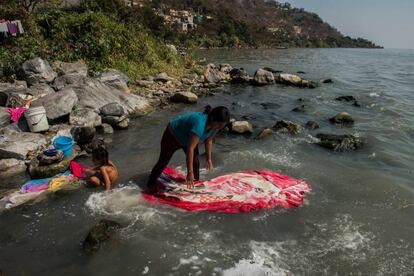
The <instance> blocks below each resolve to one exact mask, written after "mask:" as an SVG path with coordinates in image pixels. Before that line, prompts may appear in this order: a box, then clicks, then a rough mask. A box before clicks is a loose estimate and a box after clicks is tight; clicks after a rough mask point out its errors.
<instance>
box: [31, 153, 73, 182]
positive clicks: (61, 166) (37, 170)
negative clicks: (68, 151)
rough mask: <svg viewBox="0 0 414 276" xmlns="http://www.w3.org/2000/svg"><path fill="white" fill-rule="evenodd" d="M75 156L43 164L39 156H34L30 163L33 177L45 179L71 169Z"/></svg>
mask: <svg viewBox="0 0 414 276" xmlns="http://www.w3.org/2000/svg"><path fill="white" fill-rule="evenodd" d="M73 158H74V157H67V158H65V159H63V160H62V161H60V162H59V163H55V164H51V165H47V166H41V165H40V162H39V160H38V159H37V158H33V159H32V160H31V161H30V165H29V174H30V177H31V178H32V179H43V178H49V177H53V176H55V175H57V174H59V173H64V172H65V171H67V170H68V169H69V165H70V162H72V160H73Z"/></svg>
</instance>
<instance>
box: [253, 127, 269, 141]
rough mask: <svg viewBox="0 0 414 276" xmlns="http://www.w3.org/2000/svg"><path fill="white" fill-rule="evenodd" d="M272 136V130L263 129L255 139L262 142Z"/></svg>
mask: <svg viewBox="0 0 414 276" xmlns="http://www.w3.org/2000/svg"><path fill="white" fill-rule="evenodd" d="M272 134H273V130H272V129H271V128H265V129H263V130H262V131H260V133H259V134H258V135H257V136H256V138H255V139H257V140H262V139H264V138H266V137H268V136H270V135H272Z"/></svg>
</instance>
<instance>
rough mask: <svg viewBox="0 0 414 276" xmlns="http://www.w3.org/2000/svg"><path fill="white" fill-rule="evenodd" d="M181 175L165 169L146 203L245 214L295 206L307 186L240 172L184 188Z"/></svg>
mask: <svg viewBox="0 0 414 276" xmlns="http://www.w3.org/2000/svg"><path fill="white" fill-rule="evenodd" d="M184 181H185V176H184V175H183V174H182V173H180V172H178V171H177V170H175V169H174V168H171V167H168V168H166V169H165V170H164V172H163V174H162V175H161V176H160V178H158V184H157V189H158V191H157V192H156V193H154V194H150V193H147V192H145V193H144V198H145V199H146V200H148V201H151V202H155V203H160V204H167V205H171V206H174V207H177V208H180V209H184V210H187V211H203V210H204V211H216V212H225V213H239V212H249V211H253V210H257V209H261V208H274V207H276V206H280V207H283V208H296V207H299V206H300V205H301V204H302V202H303V200H304V194H305V193H306V192H309V191H310V190H311V187H310V185H309V184H307V183H306V182H304V181H302V180H296V179H293V178H290V177H289V176H285V175H280V174H278V173H275V172H271V171H243V172H238V173H232V174H228V175H224V176H220V177H217V178H214V179H212V180H210V181H198V182H196V183H195V185H196V187H195V188H194V189H187V187H186V185H185V184H184Z"/></svg>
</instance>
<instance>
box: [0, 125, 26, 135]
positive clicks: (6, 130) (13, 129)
mask: <svg viewBox="0 0 414 276" xmlns="http://www.w3.org/2000/svg"><path fill="white" fill-rule="evenodd" d="M20 132H22V130H21V129H20V128H19V126H18V125H16V124H9V125H7V126H5V127H2V128H0V134H2V135H12V134H16V133H20Z"/></svg>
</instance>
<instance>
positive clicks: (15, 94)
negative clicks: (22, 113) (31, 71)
mask: <svg viewBox="0 0 414 276" xmlns="http://www.w3.org/2000/svg"><path fill="white" fill-rule="evenodd" d="M32 97H33V95H32V91H31V90H30V89H28V88H27V87H24V86H16V85H15V84H10V83H0V106H8V107H12V108H14V107H20V106H22V105H24V103H25V102H27V101H28V100H30V99H32Z"/></svg>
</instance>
